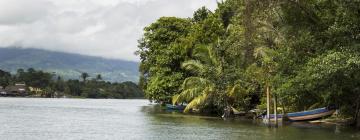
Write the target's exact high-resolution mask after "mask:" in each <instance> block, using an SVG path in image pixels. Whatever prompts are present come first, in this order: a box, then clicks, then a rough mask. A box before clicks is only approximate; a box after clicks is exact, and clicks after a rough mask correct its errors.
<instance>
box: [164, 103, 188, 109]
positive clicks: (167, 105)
mask: <svg viewBox="0 0 360 140" xmlns="http://www.w3.org/2000/svg"><path fill="white" fill-rule="evenodd" d="M185 107H186V106H185V105H172V104H166V109H168V110H184V109H185Z"/></svg>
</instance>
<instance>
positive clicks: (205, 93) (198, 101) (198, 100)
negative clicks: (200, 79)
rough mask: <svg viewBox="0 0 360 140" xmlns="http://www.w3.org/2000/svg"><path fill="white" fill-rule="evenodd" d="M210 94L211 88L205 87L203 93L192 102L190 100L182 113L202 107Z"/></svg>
mask: <svg viewBox="0 0 360 140" xmlns="http://www.w3.org/2000/svg"><path fill="white" fill-rule="evenodd" d="M211 92H212V88H211V87H207V88H205V89H204V90H203V92H202V93H201V95H199V96H197V97H195V98H194V99H193V100H191V102H190V103H189V104H188V105H186V108H185V109H184V112H185V113H186V112H189V111H190V110H191V109H193V108H196V107H198V106H199V105H202V104H204V103H205V101H206V99H207V97H208V96H209V94H210V93H211Z"/></svg>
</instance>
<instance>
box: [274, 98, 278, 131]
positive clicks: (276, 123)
mask: <svg viewBox="0 0 360 140" xmlns="http://www.w3.org/2000/svg"><path fill="white" fill-rule="evenodd" d="M276 98H277V97H276V95H274V115H275V116H274V117H275V118H274V119H275V126H276V127H277V125H278V118H277V99H276Z"/></svg>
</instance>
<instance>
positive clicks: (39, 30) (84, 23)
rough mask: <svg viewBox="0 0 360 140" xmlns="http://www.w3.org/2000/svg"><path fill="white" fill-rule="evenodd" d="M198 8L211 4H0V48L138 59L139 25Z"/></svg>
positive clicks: (212, 4)
mask: <svg viewBox="0 0 360 140" xmlns="http://www.w3.org/2000/svg"><path fill="white" fill-rule="evenodd" d="M202 6H206V7H208V8H209V9H211V10H214V9H215V8H216V0H0V46H1V47H8V46H19V47H23V48H41V49H47V50H53V51H62V52H71V53H80V54H86V55H93V56H102V57H107V58H117V59H124V60H131V61H138V60H139V58H138V57H137V56H135V55H134V51H136V49H137V40H138V39H139V38H140V37H141V35H142V33H143V31H142V29H143V28H144V27H145V26H147V25H148V24H150V23H152V22H154V21H155V20H156V19H158V18H159V17H161V16H177V17H190V16H192V14H193V12H194V11H195V10H196V9H198V8H200V7H202Z"/></svg>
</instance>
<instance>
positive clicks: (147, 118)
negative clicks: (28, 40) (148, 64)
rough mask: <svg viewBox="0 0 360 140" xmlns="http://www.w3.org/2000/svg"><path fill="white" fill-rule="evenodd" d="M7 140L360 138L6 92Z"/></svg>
mask: <svg viewBox="0 0 360 140" xmlns="http://www.w3.org/2000/svg"><path fill="white" fill-rule="evenodd" d="M0 139H1V140H93V139H94V140H107V139H109V140H119V139H144V140H151V139H153V140H168V139H193V140H200V139H214V140H222V139H224V140H240V139H241V140H257V139H259V140H260V139H261V140H275V139H276V140H282V139H283V140H337V139H340V140H360V132H359V131H355V130H353V129H351V128H346V127H342V126H336V125H319V124H309V123H292V124H286V125H282V126H280V127H279V128H269V127H266V126H264V125H263V124H262V123H259V122H253V121H251V120H236V119H228V120H223V119H221V118H219V117H205V116H195V115H184V114H182V113H176V112H165V111H160V109H159V107H158V106H157V105H154V104H150V103H149V102H148V101H147V100H109V99H44V98H0Z"/></svg>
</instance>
